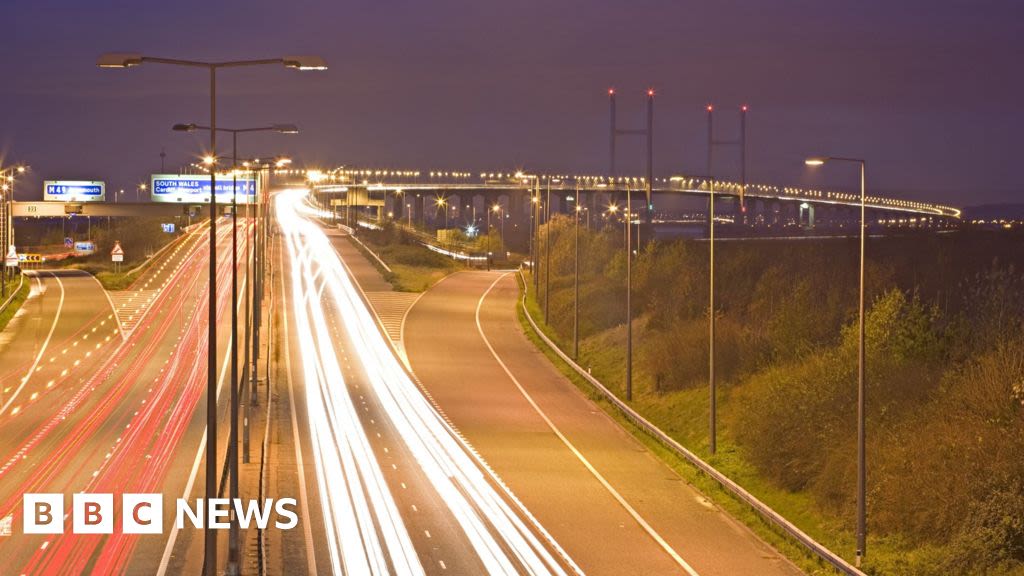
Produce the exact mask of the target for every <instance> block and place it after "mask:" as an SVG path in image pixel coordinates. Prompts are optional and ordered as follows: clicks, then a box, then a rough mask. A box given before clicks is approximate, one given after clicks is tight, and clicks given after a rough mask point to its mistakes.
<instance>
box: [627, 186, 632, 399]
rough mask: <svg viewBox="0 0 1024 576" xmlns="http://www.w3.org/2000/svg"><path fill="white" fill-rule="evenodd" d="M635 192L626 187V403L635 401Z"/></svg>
mask: <svg viewBox="0 0 1024 576" xmlns="http://www.w3.org/2000/svg"><path fill="white" fill-rule="evenodd" d="M632 220H633V191H632V190H631V189H630V187H629V185H627V186H626V401H627V402H629V401H631V400H633V245H632V244H633V235H632V234H630V231H629V227H630V224H631V223H632Z"/></svg>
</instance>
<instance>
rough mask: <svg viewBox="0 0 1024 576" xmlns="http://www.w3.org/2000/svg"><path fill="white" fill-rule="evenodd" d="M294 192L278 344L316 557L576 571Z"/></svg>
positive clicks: (287, 212)
mask: <svg viewBox="0 0 1024 576" xmlns="http://www.w3.org/2000/svg"><path fill="white" fill-rule="evenodd" d="M303 201H304V195H303V194H302V193H301V192H299V191H290V192H284V193H281V194H279V195H278V196H277V201H276V210H277V218H278V222H279V224H280V227H281V232H282V235H283V237H284V242H285V244H286V246H287V250H286V252H287V259H286V260H287V264H286V266H285V268H286V269H287V272H286V273H285V274H284V277H285V278H286V279H287V284H288V285H289V288H288V290H287V292H288V300H289V304H288V305H287V306H285V309H286V310H287V314H288V316H287V318H286V319H285V323H286V324H287V325H288V327H289V328H288V330H289V334H290V337H289V338H288V341H289V342H293V343H294V344H295V347H294V348H293V350H297V353H295V352H286V355H287V357H289V358H291V364H292V372H293V374H292V378H291V386H292V387H293V390H292V391H291V392H290V394H289V395H290V396H293V397H301V396H305V401H304V402H302V401H301V400H300V401H297V402H296V408H297V409H299V410H301V413H299V414H298V415H297V421H300V422H304V423H305V424H306V425H307V426H308V427H309V433H308V434H301V433H300V434H299V437H300V438H301V439H302V453H303V454H304V457H303V459H304V460H308V461H312V462H313V466H312V467H307V468H306V471H307V474H306V475H305V476H306V478H305V482H304V484H305V485H306V486H307V490H309V492H315V495H310V497H309V502H310V504H311V507H315V508H318V511H319V515H320V516H321V517H322V520H323V534H322V536H314V538H316V539H317V540H320V541H322V542H323V544H324V545H317V546H315V549H316V554H317V557H316V566H317V568H318V570H319V571H323V572H333V573H342V572H343V571H344V572H345V573H368V574H384V573H398V574H425V573H426V574H442V573H455V574H478V573H489V574H570V573H574V572H576V571H577V569H576V567H575V565H574V564H573V562H572V560H571V559H570V558H568V557H567V556H566V555H565V554H564V552H563V551H562V550H561V548H560V547H559V546H558V545H557V543H555V542H554V541H553V540H552V539H551V538H550V537H549V535H548V534H547V533H546V532H545V531H544V529H543V528H542V527H540V526H539V525H538V524H536V523H535V522H534V520H533V518H532V517H531V516H530V515H529V514H528V513H527V512H526V511H525V510H523V509H522V508H521V507H520V506H519V504H518V502H517V501H515V500H514V499H513V498H511V496H510V495H509V494H508V493H507V491H506V490H505V488H504V487H503V486H502V485H501V484H500V483H498V482H497V481H496V479H495V478H494V477H493V476H492V475H491V474H490V473H489V472H488V469H487V468H486V467H484V466H483V465H482V462H480V461H479V460H478V458H477V456H476V454H475V452H474V451H472V450H471V449H470V447H469V446H467V445H466V444H465V443H464V442H463V441H462V439H461V438H460V437H459V436H458V435H457V434H455V433H454V431H453V430H452V429H451V427H450V426H449V425H448V423H447V422H446V421H445V420H444V419H443V418H442V417H441V415H440V414H438V413H437V411H436V410H434V408H433V407H432V406H431V405H430V404H429V402H428V400H427V398H426V397H425V396H424V395H423V394H422V392H421V390H420V389H419V388H418V387H417V386H416V384H415V383H414V381H413V380H412V378H411V377H410V375H409V374H408V373H407V372H406V371H405V369H404V368H403V366H402V364H401V363H400V362H399V360H398V359H397V357H396V356H395V354H394V352H393V350H392V349H391V348H390V346H389V344H388V343H387V341H386V339H385V337H384V336H383V334H382V333H381V331H380V330H379V329H378V325H377V323H376V320H375V319H374V318H373V317H372V316H371V313H370V311H369V310H368V308H367V306H366V303H365V301H364V300H363V295H362V293H361V291H360V290H359V288H358V287H357V286H356V285H355V284H354V283H353V282H352V278H351V276H350V275H349V272H348V271H347V270H346V269H345V267H344V265H343V264H342V261H341V259H340V258H339V257H338V255H337V252H336V251H335V250H333V249H332V245H331V241H330V240H329V238H328V236H327V234H325V230H324V228H323V227H321V226H320V225H319V224H318V223H317V222H316V221H315V214H314V213H313V210H312V209H311V208H309V207H308V206H307V205H305V204H304V203H303ZM300 376H301V377H300ZM300 382H301V384H300ZM298 386H301V387H302V389H301V390H297V387H298ZM295 392H298V394H295ZM298 404H302V406H301V407H299V406H298ZM310 468H312V469H310ZM314 487H315V488H314ZM314 515H316V514H315V512H314ZM324 566H326V569H322V568H321V567H324Z"/></svg>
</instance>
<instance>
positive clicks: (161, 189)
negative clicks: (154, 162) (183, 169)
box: [150, 174, 256, 204]
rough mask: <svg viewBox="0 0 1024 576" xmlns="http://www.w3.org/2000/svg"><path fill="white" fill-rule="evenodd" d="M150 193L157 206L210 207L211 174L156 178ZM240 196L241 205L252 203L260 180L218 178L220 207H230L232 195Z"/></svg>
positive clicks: (175, 175)
mask: <svg viewBox="0 0 1024 576" xmlns="http://www.w3.org/2000/svg"><path fill="white" fill-rule="evenodd" d="M151 184H152V186H151V187H150V191H151V192H150V193H151V196H152V199H153V202H176V203H190V204H209V202H210V175H209V174H154V175H153V177H152V182H151ZM232 193H236V194H237V197H236V199H235V201H236V202H237V203H238V204H245V203H246V202H247V201H249V202H252V201H254V200H255V198H256V179H255V178H253V177H251V176H245V177H241V178H238V179H237V180H232V178H231V177H230V176H217V203H218V204H230V203H231V195H232Z"/></svg>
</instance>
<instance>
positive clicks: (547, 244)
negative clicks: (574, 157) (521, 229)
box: [544, 176, 551, 324]
mask: <svg viewBox="0 0 1024 576" xmlns="http://www.w3.org/2000/svg"><path fill="white" fill-rule="evenodd" d="M547 179H548V194H547V198H546V199H545V200H544V227H545V228H544V323H545V324H547V323H548V312H549V311H550V308H551V306H550V302H551V177H550V176H548V178H547Z"/></svg>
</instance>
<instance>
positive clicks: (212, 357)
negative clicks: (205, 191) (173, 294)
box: [96, 52, 327, 576]
mask: <svg viewBox="0 0 1024 576" xmlns="http://www.w3.org/2000/svg"><path fill="white" fill-rule="evenodd" d="M145 63H152V64H167V65H171V66H187V67H190V68H203V69H206V70H208V71H209V73H210V156H209V160H210V162H208V164H209V170H210V281H209V292H210V294H209V300H210V302H209V308H210V310H209V324H210V325H209V328H208V330H209V344H208V347H209V350H208V353H207V354H208V357H207V383H206V430H207V432H206V498H207V502H208V501H209V500H210V499H211V498H216V497H217V480H216V479H217V463H216V460H217V280H216V278H217V222H216V220H217V218H216V216H217V70H219V69H221V68H241V67H248V66H267V65H283V66H285V67H286V68H292V69H295V70H326V69H327V64H326V62H324V60H323V58H320V57H319V56H285V57H283V58H268V59H261V60H229V61H222V62H201V61H196V60H179V59H175V58H155V57H152V56H144V55H142V54H138V53H126V52H116V53H108V54H104V55H102V56H100V57H99V58H98V59H97V60H96V65H97V66H99V67H100V68H132V67H135V66H139V65H142V64H145ZM232 516H234V515H233V514H232ZM205 552H206V555H205V558H204V560H203V573H204V574H206V575H207V576H214V575H215V574H216V573H217V569H216V564H217V533H216V532H215V531H214V530H210V529H209V528H207V529H206V533H205ZM228 556H229V558H228V574H237V573H238V550H237V549H234V550H229V552H228Z"/></svg>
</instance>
